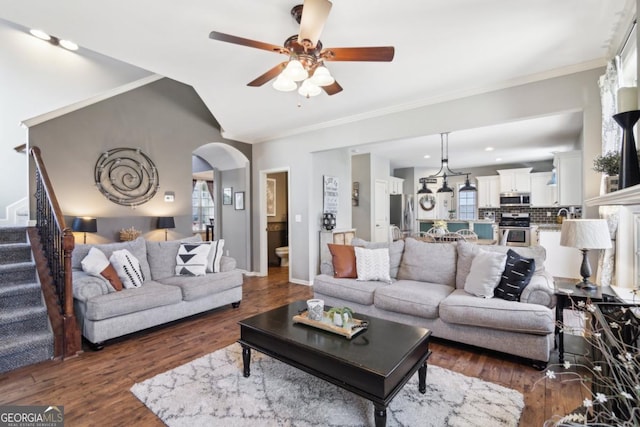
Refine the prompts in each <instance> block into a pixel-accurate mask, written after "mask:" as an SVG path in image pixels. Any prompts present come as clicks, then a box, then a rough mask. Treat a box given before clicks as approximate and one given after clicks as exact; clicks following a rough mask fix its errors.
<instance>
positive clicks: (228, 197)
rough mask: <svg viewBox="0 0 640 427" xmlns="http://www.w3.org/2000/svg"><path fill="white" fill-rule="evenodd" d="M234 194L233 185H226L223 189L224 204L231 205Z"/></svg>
mask: <svg viewBox="0 0 640 427" xmlns="http://www.w3.org/2000/svg"><path fill="white" fill-rule="evenodd" d="M232 194H233V189H232V188H231V187H226V188H223V189H222V204H223V205H230V204H231V195H232Z"/></svg>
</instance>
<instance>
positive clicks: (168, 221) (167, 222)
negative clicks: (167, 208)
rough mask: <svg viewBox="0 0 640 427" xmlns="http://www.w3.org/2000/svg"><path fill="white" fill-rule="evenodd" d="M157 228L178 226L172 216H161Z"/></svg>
mask: <svg viewBox="0 0 640 427" xmlns="http://www.w3.org/2000/svg"><path fill="white" fill-rule="evenodd" d="M157 228H176V223H175V221H174V220H173V217H172V216H159V217H158V227H157Z"/></svg>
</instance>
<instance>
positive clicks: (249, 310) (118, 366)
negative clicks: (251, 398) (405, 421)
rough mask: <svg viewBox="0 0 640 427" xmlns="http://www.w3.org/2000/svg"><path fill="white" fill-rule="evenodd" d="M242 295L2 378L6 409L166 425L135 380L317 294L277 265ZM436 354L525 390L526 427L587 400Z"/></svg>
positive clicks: (505, 363)
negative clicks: (46, 409)
mask: <svg viewBox="0 0 640 427" xmlns="http://www.w3.org/2000/svg"><path fill="white" fill-rule="evenodd" d="M243 294H244V295H243V300H242V304H241V305H240V308H239V309H232V308H231V307H230V306H228V307H224V308H222V309H218V310H214V311H211V312H208V313H204V314H201V315H197V316H194V317H191V318H189V319H185V320H182V321H178V322H174V323H172V324H169V325H164V326H162V327H158V328H154V329H152V330H147V331H143V332H140V333H136V334H133V335H130V336H127V337H126V338H124V339H119V340H115V341H112V342H110V343H108V345H107V346H106V347H105V348H104V350H102V351H99V352H93V351H91V350H89V349H88V348H85V352H84V353H83V354H81V355H80V356H78V357H76V358H73V359H68V360H65V361H60V360H55V361H48V362H43V363H40V364H37V365H33V366H29V367H25V368H22V369H18V370H15V371H11V372H9V373H5V374H2V375H0V405H8V404H16V405H64V411H65V421H66V423H65V425H66V426H92V425H95V426H124V425H128V426H132V425H144V426H162V425H163V423H162V422H161V421H159V419H158V418H156V416H155V415H153V414H152V413H151V412H150V411H149V410H148V409H147V408H146V407H145V406H144V405H143V404H142V403H140V401H138V399H136V398H135V397H134V396H133V394H131V393H130V392H129V388H130V387H131V386H132V385H133V384H134V383H136V382H140V381H143V380H145V379H147V378H149V377H152V376H154V375H157V374H159V373H161V372H164V371H167V370H169V369H172V368H175V367H176V366H179V365H181V364H183V363H186V362H188V361H190V360H192V359H195V358H197V357H200V356H203V355H205V354H207V353H210V352H213V351H215V350H218V349H220V348H223V347H225V346H227V345H229V344H232V343H233V342H235V341H236V340H237V339H238V338H239V334H240V330H239V327H238V325H237V322H238V321H239V320H241V319H243V318H245V317H248V316H251V315H253V314H256V313H259V312H262V311H265V310H267V309H269V308H271V307H276V306H280V305H282V304H286V303H288V302H290V301H294V300H299V299H308V298H309V297H311V296H312V289H311V288H310V287H308V286H303V285H295V284H292V283H289V282H288V273H287V270H286V269H281V268H272V269H270V270H269V276H268V277H247V278H245V283H244V291H243ZM431 349H432V351H433V355H432V356H431V358H430V359H429V363H431V364H434V365H438V366H442V367H444V368H448V369H451V370H453V371H456V372H460V373H462V374H464V375H468V376H473V377H477V378H482V379H484V380H486V381H491V382H494V383H498V384H502V385H504V386H506V387H510V388H513V389H516V390H519V391H520V392H522V393H523V394H524V396H525V403H526V407H525V409H524V412H523V414H522V418H521V422H520V426H523V427H527V426H541V425H542V424H543V422H544V420H546V419H548V418H550V417H551V416H552V415H553V414H564V413H567V412H568V411H570V410H572V409H574V408H576V407H578V406H579V405H580V403H581V402H582V400H583V399H584V397H585V396H583V392H584V390H583V389H582V387H581V385H580V384H579V383H576V382H560V381H558V380H554V381H551V380H547V379H545V378H543V373H542V372H540V371H537V370H535V369H534V368H532V367H530V366H529V365H528V364H527V363H526V361H524V360H522V359H518V358H514V357H511V356H508V355H504V354H499V353H493V352H489V351H485V350H481V349H477V348H473V347H468V346H464V345H460V344H455V343H451V342H447V341H443V340H433V342H432V345H431ZM555 360H557V355H554V359H553V360H552V362H553V361H555ZM568 360H569V361H572V360H571V359H570V358H568ZM536 382H537V384H536ZM534 384H535V385H534ZM392 405H393V403H392ZM194 427H196V426H194Z"/></svg>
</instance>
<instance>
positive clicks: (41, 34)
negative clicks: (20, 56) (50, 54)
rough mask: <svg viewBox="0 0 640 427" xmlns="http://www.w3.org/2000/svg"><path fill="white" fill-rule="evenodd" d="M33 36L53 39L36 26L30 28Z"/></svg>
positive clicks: (45, 39)
mask: <svg viewBox="0 0 640 427" xmlns="http://www.w3.org/2000/svg"><path fill="white" fill-rule="evenodd" d="M29 33H31V35H32V36H34V37H37V38H39V39H40V40H44V41H49V40H51V36H50V35H49V34H47V33H45V32H44V31H42V30H38V29H36V28H34V29H31V30H29Z"/></svg>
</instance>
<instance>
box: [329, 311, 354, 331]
mask: <svg viewBox="0 0 640 427" xmlns="http://www.w3.org/2000/svg"><path fill="white" fill-rule="evenodd" d="M327 315H328V316H329V319H330V320H331V321H332V322H333V324H334V325H336V326H339V327H342V326H343V325H345V324H347V323H349V320H351V319H353V310H352V309H350V308H349V307H332V308H331V309H329V311H327Z"/></svg>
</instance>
